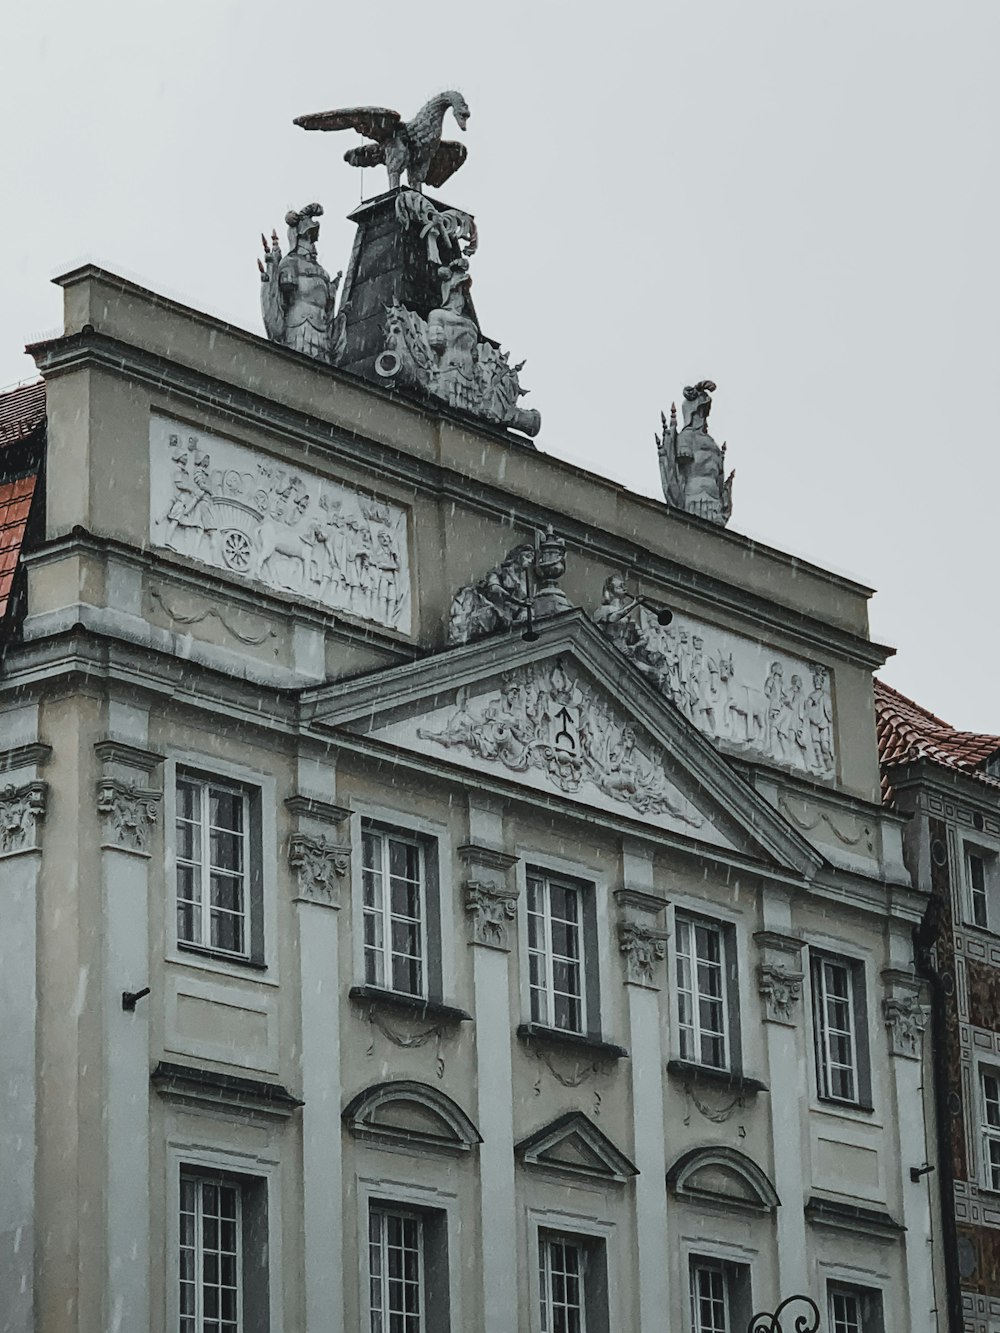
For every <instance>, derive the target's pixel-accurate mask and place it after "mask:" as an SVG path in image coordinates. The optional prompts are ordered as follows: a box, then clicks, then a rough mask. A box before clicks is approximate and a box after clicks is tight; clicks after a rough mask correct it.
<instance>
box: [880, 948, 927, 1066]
mask: <svg viewBox="0 0 1000 1333" xmlns="http://www.w3.org/2000/svg"><path fill="white" fill-rule="evenodd" d="M882 985H883V987H884V989H885V994H884V996H883V999H882V1017H883V1019H884V1021H885V1026H886V1031H887V1033H888V1036H889V1054H890V1055H891V1056H900V1057H902V1058H903V1059H906V1060H919V1059H920V1057H921V1055H922V1054H923V1035H924V1029H925V1028H926V1026H927V1015H928V1012H929V1009H928V1006H927V1004H926V1003H925V996H924V985H923V982H922V981H921V979H920V978H919V977H917V976H914V975H913V973H912V972H903V971H900V970H899V969H897V968H892V967H890V968H886V969H885V971H884V972H883V973H882Z"/></svg>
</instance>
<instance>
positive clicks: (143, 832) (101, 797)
mask: <svg viewBox="0 0 1000 1333" xmlns="http://www.w3.org/2000/svg"><path fill="white" fill-rule="evenodd" d="M162 795H163V793H162V792H159V791H153V790H151V789H150V788H146V787H137V786H136V785H135V784H134V783H130V784H128V785H126V784H125V783H124V782H120V781H119V780H118V779H117V778H102V779H101V781H100V782H99V783H98V784H97V810H98V813H99V814H100V815H102V816H103V817H104V836H105V841H106V842H108V843H110V844H111V845H113V846H115V847H120V848H122V849H123V850H124V851H131V852H145V851H146V849H147V845H148V842H149V831H150V827H151V825H153V824H155V823H156V815H157V810H158V808H159V804H160V799H161V797H162Z"/></svg>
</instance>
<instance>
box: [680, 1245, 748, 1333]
mask: <svg viewBox="0 0 1000 1333" xmlns="http://www.w3.org/2000/svg"><path fill="white" fill-rule="evenodd" d="M699 1273H704V1274H710V1275H712V1276H718V1277H719V1278H720V1280H721V1282H722V1296H723V1302H724V1305H723V1315H724V1323H723V1324H722V1326H721V1328H720V1327H719V1326H718V1325H715V1326H713V1327H710V1326H708V1325H705V1324H702V1323H701V1321H700V1318H699V1315H698V1312H697V1309H696V1305H695V1279H696V1276H697V1275H698V1274H699ZM687 1279H688V1280H687V1293H688V1307H687V1308H688V1319H689V1328H690V1330H691V1333H742V1330H743V1329H744V1328H746V1326H747V1324H748V1323H749V1321H750V1318H751V1315H752V1311H753V1285H752V1284H753V1272H752V1269H751V1266H750V1263H749V1259H748V1257H744V1256H742V1255H741V1256H740V1257H739V1258H735V1257H733V1256H732V1255H730V1254H725V1253H718V1252H715V1253H713V1252H708V1251H704V1250H691V1251H689V1252H688V1255H687Z"/></svg>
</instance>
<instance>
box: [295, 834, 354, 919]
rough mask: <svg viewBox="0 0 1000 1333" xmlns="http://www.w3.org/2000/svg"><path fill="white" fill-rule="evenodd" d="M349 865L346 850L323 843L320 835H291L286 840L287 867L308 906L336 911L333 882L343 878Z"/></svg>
mask: <svg viewBox="0 0 1000 1333" xmlns="http://www.w3.org/2000/svg"><path fill="white" fill-rule="evenodd" d="M350 863H351V849H350V847H345V846H342V845H340V844H338V843H332V842H327V840H326V838H325V837H324V836H323V835H322V834H320V835H319V836H318V837H311V836H310V835H309V834H308V833H293V834H292V836H291V837H290V838H289V840H288V864H289V865H290V866H291V867H292V869H293V870H294V871H295V873H296V876H297V878H298V885H299V896H300V897H302V898H305V899H307V900H308V901H309V902H315V903H324V904H326V906H328V907H339V906H340V893H339V890H338V886H337V880H339V879H343V878H344V876H345V875H346V874H347V870H348V867H349V865H350Z"/></svg>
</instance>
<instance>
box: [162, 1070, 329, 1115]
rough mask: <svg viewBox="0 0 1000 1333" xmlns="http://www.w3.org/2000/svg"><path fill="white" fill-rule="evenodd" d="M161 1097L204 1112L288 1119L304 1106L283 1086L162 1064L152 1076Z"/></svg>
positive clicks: (235, 1075) (215, 1072)
mask: <svg viewBox="0 0 1000 1333" xmlns="http://www.w3.org/2000/svg"><path fill="white" fill-rule="evenodd" d="M149 1077H150V1082H151V1083H152V1085H153V1087H154V1088H155V1089H156V1091H157V1092H158V1093H159V1094H160V1096H161V1097H165V1098H167V1099H168V1100H170V1101H176V1102H181V1103H186V1104H188V1105H193V1106H199V1107H202V1108H206V1107H207V1108H211V1109H220V1108H221V1109H225V1110H227V1111H229V1112H237V1113H239V1112H245V1113H248V1114H254V1113H256V1114H258V1115H266V1116H272V1117H275V1118H277V1119H280V1120H285V1119H287V1118H288V1117H289V1116H290V1115H292V1114H293V1112H294V1111H295V1110H296V1109H297V1108H298V1107H300V1106H304V1105H305V1103H304V1102H303V1101H301V1100H300V1099H299V1098H298V1097H293V1096H292V1094H291V1093H290V1092H289V1091H288V1089H287V1088H286V1087H284V1086H283V1085H282V1084H280V1083H267V1082H265V1081H264V1080H263V1079H256V1078H246V1077H244V1076H242V1075H237V1074H222V1073H219V1071H218V1070H215V1069H201V1068H199V1067H197V1066H195V1065H177V1064H171V1063H169V1062H167V1061H165V1060H161V1061H160V1062H159V1063H158V1064H157V1066H156V1068H155V1069H154V1070H153V1071H152V1073H151V1074H150V1076H149Z"/></svg>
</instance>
